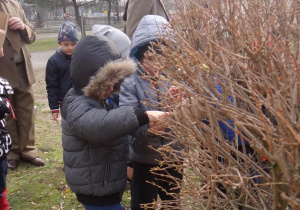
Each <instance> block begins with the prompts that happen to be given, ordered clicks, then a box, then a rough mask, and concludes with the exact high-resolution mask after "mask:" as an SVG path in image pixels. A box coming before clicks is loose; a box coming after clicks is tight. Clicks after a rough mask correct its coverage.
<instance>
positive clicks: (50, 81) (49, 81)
mask: <svg viewBox="0 0 300 210" xmlns="http://www.w3.org/2000/svg"><path fill="white" fill-rule="evenodd" d="M45 80H46V89H47V95H48V103H49V107H50V109H51V110H59V104H58V100H59V98H58V91H59V72H58V67H57V65H56V64H55V62H53V60H52V59H51V58H50V59H49V60H48V62H47V66H46V78H45Z"/></svg>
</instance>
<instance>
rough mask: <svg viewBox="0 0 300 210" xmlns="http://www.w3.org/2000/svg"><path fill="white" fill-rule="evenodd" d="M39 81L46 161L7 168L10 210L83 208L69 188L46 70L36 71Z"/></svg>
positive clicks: (40, 136)
mask: <svg viewBox="0 0 300 210" xmlns="http://www.w3.org/2000/svg"><path fill="white" fill-rule="evenodd" d="M35 75H36V79H37V82H36V83H35V84H34V85H33V90H34V94H35V105H36V106H37V109H36V116H35V122H36V124H35V135H36V147H37V148H38V149H39V155H40V157H41V158H42V159H43V160H44V161H45V162H46V165H45V166H44V167H34V166H31V165H29V164H28V163H26V162H22V161H21V162H20V166H19V168H18V169H17V170H15V171H11V170H9V171H8V175H7V197H8V202H9V205H10V207H11V208H10V210H28V209H30V210H40V209H60V210H62V209H68V210H69V209H70V210H72V209H83V207H82V205H81V204H80V203H79V202H78V201H77V199H76V196H75V194H74V193H72V192H71V190H70V188H69V187H68V185H67V183H66V180H65V177H64V172H63V157H62V145H61V126H60V124H59V123H56V122H54V121H52V120H51V114H50V111H49V107H48V101H47V95H46V88H45V79H44V78H45V71H44V70H35ZM123 203H124V204H125V206H129V203H130V193H129V186H127V189H126V191H125V193H124V195H123Z"/></svg>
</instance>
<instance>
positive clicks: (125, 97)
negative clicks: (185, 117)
mask: <svg viewBox="0 0 300 210" xmlns="http://www.w3.org/2000/svg"><path fill="white" fill-rule="evenodd" d="M166 24H168V22H167V20H165V19H164V18H163V17H161V16H157V15H146V16H144V17H143V19H142V20H141V22H140V23H139V25H138V27H137V29H136V31H135V33H134V35H133V38H132V41H131V49H130V50H131V51H130V56H131V57H132V58H133V59H135V60H136V62H139V63H141V65H142V66H143V68H140V69H139V70H138V71H136V72H135V74H134V75H133V76H132V77H130V78H127V79H126V80H125V81H124V83H123V84H122V87H121V92H120V107H122V106H132V107H133V108H134V109H139V108H143V109H145V110H156V108H154V106H153V107H152V106H149V105H147V104H149V102H150V103H153V104H154V105H159V103H160V97H159V95H158V94H157V93H156V92H155V91H154V90H153V89H152V88H151V87H152V86H153V85H152V84H151V82H150V81H148V80H145V79H142V78H141V72H144V73H145V74H147V75H150V76H151V77H152V78H153V79H154V80H155V77H156V76H159V74H160V72H158V70H157V69H155V65H154V63H153V62H154V61H153V60H150V59H146V57H145V56H144V54H145V53H147V51H148V50H149V47H151V42H156V41H158V40H159V34H160V32H161V30H163V27H164V25H166ZM154 50H155V47H154ZM155 51H156V53H160V52H159V51H158V50H155ZM155 88H156V89H158V92H164V89H163V87H160V86H158V87H155ZM145 102H147V103H145ZM168 143H170V140H166V139H164V138H162V137H160V136H155V135H153V134H151V133H149V132H148V127H147V126H143V127H141V128H140V129H139V130H138V132H136V133H135V135H134V138H133V139H132V142H131V143H130V151H129V158H130V160H131V161H132V163H133V177H132V182H131V209H133V210H136V209H141V206H140V205H141V204H147V203H152V202H153V200H157V195H158V194H159V196H160V198H161V200H174V198H173V197H172V196H170V195H168V194H167V193H166V192H165V191H164V190H166V191H167V192H169V193H175V194H178V193H179V191H180V190H179V189H176V190H171V189H172V188H174V187H176V184H175V183H174V182H173V181H172V180H169V182H164V181H157V178H158V177H157V176H156V175H154V174H152V173H151V172H150V170H151V169H152V168H153V167H156V166H159V161H160V160H162V157H161V155H160V154H159V153H158V152H157V151H156V150H154V149H158V148H160V147H161V146H162V145H166V144H168ZM151 147H152V148H151ZM153 148H154V149H153ZM168 173H169V174H170V175H171V176H173V177H176V178H179V179H182V174H180V173H179V172H178V171H176V169H174V168H170V169H168ZM147 182H150V183H156V184H157V185H159V186H160V187H162V188H163V189H164V190H162V189H161V188H158V187H157V186H154V185H152V184H149V183H147ZM177 208H178V206H177Z"/></svg>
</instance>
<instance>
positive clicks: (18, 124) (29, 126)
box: [7, 86, 38, 161]
mask: <svg viewBox="0 0 300 210" xmlns="http://www.w3.org/2000/svg"><path fill="white" fill-rule="evenodd" d="M11 98H12V100H11V104H12V106H13V108H14V110H15V115H16V119H15V120H14V119H11V118H12V116H10V117H9V118H7V128H8V132H9V133H10V135H11V138H12V142H13V143H12V148H11V151H10V153H9V155H8V159H9V160H10V159H14V160H15V159H17V160H19V159H20V155H21V156H22V159H24V160H28V161H31V160H33V159H35V158H37V157H38V152H37V149H36V147H35V146H34V144H35V133H34V98H33V90H32V87H31V86H27V87H20V88H15V89H14V95H13V97H11Z"/></svg>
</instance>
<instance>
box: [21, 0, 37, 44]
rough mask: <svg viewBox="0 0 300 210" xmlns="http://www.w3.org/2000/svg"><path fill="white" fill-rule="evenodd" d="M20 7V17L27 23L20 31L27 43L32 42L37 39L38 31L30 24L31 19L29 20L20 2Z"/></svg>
mask: <svg viewBox="0 0 300 210" xmlns="http://www.w3.org/2000/svg"><path fill="white" fill-rule="evenodd" d="M18 9H19V13H20V17H19V18H20V19H21V20H22V21H23V23H24V24H25V30H24V31H20V34H21V36H22V38H23V40H24V42H25V43H26V44H31V43H33V42H34V41H35V38H36V32H35V30H34V28H33V27H32V26H31V25H30V24H29V21H28V20H27V18H26V16H25V13H24V10H23V9H22V6H21V5H20V4H19V3H18Z"/></svg>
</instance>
